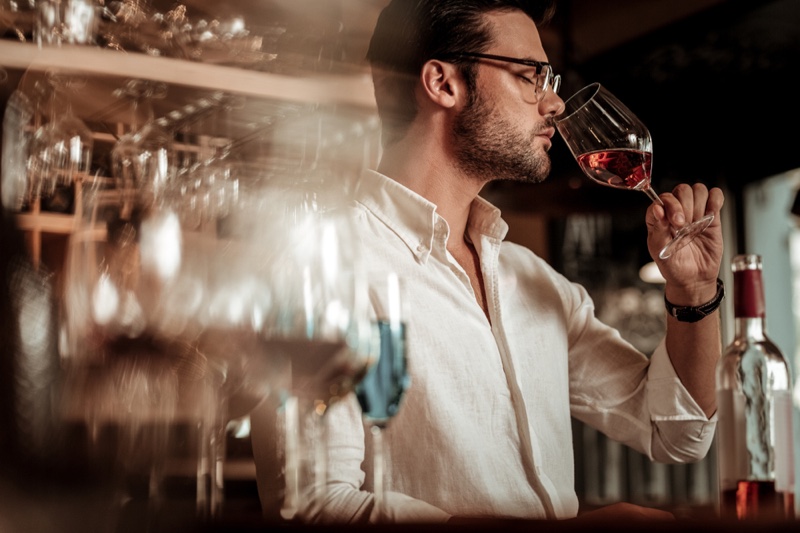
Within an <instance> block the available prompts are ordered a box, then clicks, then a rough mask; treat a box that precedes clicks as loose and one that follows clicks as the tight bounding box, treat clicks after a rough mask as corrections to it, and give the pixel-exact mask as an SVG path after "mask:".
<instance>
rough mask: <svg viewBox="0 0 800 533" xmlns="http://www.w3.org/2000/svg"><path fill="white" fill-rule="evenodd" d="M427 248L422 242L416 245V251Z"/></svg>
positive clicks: (422, 250)
mask: <svg viewBox="0 0 800 533" xmlns="http://www.w3.org/2000/svg"><path fill="white" fill-rule="evenodd" d="M427 249H428V247H427V246H425V244H424V243H419V245H417V251H418V252H424V251H425V250H427Z"/></svg>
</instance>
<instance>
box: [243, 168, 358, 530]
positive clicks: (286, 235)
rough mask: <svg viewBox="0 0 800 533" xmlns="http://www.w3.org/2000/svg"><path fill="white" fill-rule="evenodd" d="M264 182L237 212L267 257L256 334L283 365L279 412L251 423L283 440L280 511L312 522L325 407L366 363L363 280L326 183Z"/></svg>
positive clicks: (306, 177) (290, 178) (321, 488)
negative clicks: (267, 305) (267, 295)
mask: <svg viewBox="0 0 800 533" xmlns="http://www.w3.org/2000/svg"><path fill="white" fill-rule="evenodd" d="M266 181H267V182H268V183H267V184H266V185H265V186H264V188H263V192H256V191H250V192H249V194H248V199H247V201H246V204H247V205H246V206H245V207H243V208H240V209H239V210H238V211H237V214H236V217H237V222H240V223H243V224H245V225H246V226H248V227H247V228H245V229H244V231H246V232H247V234H250V235H252V238H254V239H257V240H258V241H259V242H260V243H262V246H263V247H264V249H265V250H268V251H269V252H270V254H271V255H270V257H269V258H268V259H267V260H266V261H265V262H264V265H265V268H266V269H267V275H266V278H267V279H268V280H269V284H270V289H271V290H270V292H271V294H272V299H273V305H272V308H271V311H270V313H269V315H268V316H266V317H265V320H264V328H263V335H264V338H265V339H266V342H267V343H268V345H269V347H270V355H269V357H278V358H280V359H281V360H283V361H286V363H287V365H288V366H289V371H288V379H287V381H286V383H285V385H284V386H283V387H282V388H281V390H280V397H281V402H280V405H279V406H278V410H277V411H278V413H277V415H275V416H272V415H270V414H269V413H268V414H267V415H264V416H261V415H259V416H256V417H252V418H251V425H252V428H253V432H254V435H255V434H259V435H264V436H265V440H268V439H269V435H278V436H279V438H282V439H283V441H282V444H283V447H282V449H279V450H277V453H278V454H282V458H281V462H282V469H283V479H284V490H283V497H282V502H281V509H280V511H279V512H280V516H281V517H282V518H283V519H285V520H290V521H303V522H314V521H318V520H320V519H322V518H321V515H320V511H321V504H322V503H323V502H324V499H325V490H326V485H327V479H326V475H327V445H326V436H325V430H326V420H327V419H326V416H325V414H326V412H327V411H328V408H329V407H330V406H331V405H332V404H333V403H334V402H336V401H338V400H339V399H340V398H343V397H344V396H346V395H347V394H348V393H349V392H351V391H352V390H353V387H354V385H355V383H356V382H357V381H358V380H359V379H361V377H362V376H363V375H364V372H365V370H366V367H367V364H368V362H369V354H368V352H367V343H368V339H369V320H368V305H367V291H366V287H365V284H366V279H365V277H364V276H363V274H362V273H361V262H360V250H359V246H358V240H357V238H356V233H355V230H354V228H353V227H352V222H351V220H350V218H349V216H348V215H347V211H346V210H345V209H343V208H342V205H341V204H337V200H336V199H333V198H332V196H335V195H331V194H326V191H325V187H326V186H328V187H330V186H331V185H332V183H327V184H326V183H321V180H320V178H319V175H318V174H316V175H315V174H314V173H313V172H311V171H305V172H303V173H302V175H297V174H292V173H290V172H289V171H286V173H285V174H282V175H280V176H274V177H271V178H268V179H267V180H266ZM335 186H336V187H340V186H341V184H340V183H335ZM253 202H256V204H257V205H255V206H252V203H253ZM248 206H251V207H248ZM272 424H276V425H277V426H278V427H277V428H276V427H270V426H271V425H272ZM260 477H261V475H260Z"/></svg>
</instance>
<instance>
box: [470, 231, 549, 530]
mask: <svg viewBox="0 0 800 533" xmlns="http://www.w3.org/2000/svg"><path fill="white" fill-rule="evenodd" d="M500 246H501V241H500V240H499V239H495V238H492V237H489V236H486V235H483V236H481V245H480V246H479V247H477V248H478V253H479V254H480V261H481V271H482V275H483V279H484V286H485V287H486V299H487V302H488V305H489V316H490V317H491V320H492V334H493V336H494V339H495V343H496V344H497V351H498V352H499V354H500V358H501V360H502V364H503V369H504V370H505V373H506V381H507V382H508V387H509V392H510V394H511V398H512V402H513V406H514V413H515V415H516V421H517V427H518V429H519V433H520V444H521V445H522V446H523V450H522V452H523V454H524V457H525V458H526V459H527V461H525V469H526V475H527V477H528V480H529V482H530V484H531V486H532V487H533V488H534V490H535V491H536V494H537V495H538V496H539V498H540V500H541V502H542V506H543V507H544V511H545V513H546V516H547V518H549V519H555V518H556V517H557V516H556V511H555V507H554V502H553V501H552V497H553V495H555V494H556V492H555V487H554V486H553V484H552V483H551V482H550V480H549V479H547V476H546V475H545V473H544V471H543V469H542V468H541V467H540V466H539V465H541V463H542V455H541V450H540V447H539V444H538V439H537V437H536V433H535V430H534V428H533V425H532V424H531V423H530V422H529V415H528V409H527V405H526V404H525V397H524V395H523V394H522V385H521V383H520V380H519V377H518V376H517V372H516V365H515V364H514V356H513V354H512V353H511V350H510V349H509V346H508V341H507V338H506V332H505V328H504V327H503V314H502V310H501V308H500V276H499V259H500Z"/></svg>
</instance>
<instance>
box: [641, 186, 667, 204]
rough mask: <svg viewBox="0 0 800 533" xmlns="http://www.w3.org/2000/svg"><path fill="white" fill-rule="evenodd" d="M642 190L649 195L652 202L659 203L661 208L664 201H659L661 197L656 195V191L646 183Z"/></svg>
mask: <svg viewBox="0 0 800 533" xmlns="http://www.w3.org/2000/svg"><path fill="white" fill-rule="evenodd" d="M642 191H643V192H644V193H645V194H646V195H647V196H649V197H650V199H651V200H652V201H653V203H656V204H658V205H660V206H661V207H662V208H663V207H664V202H662V201H661V198H660V197H659V196H658V193H657V192H656V191H654V190H653V188H652V187H650V186H649V185H648V186H647V187H646V188H644V189H642Z"/></svg>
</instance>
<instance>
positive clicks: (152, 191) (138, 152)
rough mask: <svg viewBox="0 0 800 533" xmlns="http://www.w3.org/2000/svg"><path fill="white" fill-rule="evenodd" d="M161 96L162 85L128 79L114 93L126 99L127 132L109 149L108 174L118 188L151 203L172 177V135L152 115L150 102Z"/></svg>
mask: <svg viewBox="0 0 800 533" xmlns="http://www.w3.org/2000/svg"><path fill="white" fill-rule="evenodd" d="M165 94H166V85H165V84H161V83H154V82H148V81H143V80H130V81H128V82H127V83H126V84H125V86H124V87H122V88H121V89H119V90H117V91H115V95H116V96H119V97H127V98H129V99H130V101H131V116H130V117H131V118H130V126H129V130H128V132H127V133H125V134H124V135H122V136H121V137H119V139H117V142H116V143H115V144H114V148H113V149H112V150H111V168H112V174H113V176H114V179H115V180H116V183H117V187H118V188H120V189H123V190H135V191H136V192H137V194H139V195H141V196H143V197H147V198H150V199H151V201H155V200H156V199H158V198H160V197H161V196H163V194H164V192H165V190H166V189H167V187H168V186H169V184H170V181H171V180H172V179H173V177H174V174H175V156H174V150H173V147H172V143H173V139H172V136H171V135H170V134H169V133H168V132H167V131H166V130H165V129H164V128H163V127H161V126H160V125H159V123H158V122H157V121H156V120H155V117H154V114H153V106H152V100H153V99H157V98H163V97H164V96H165ZM141 115H143V117H144V119H142V116H141Z"/></svg>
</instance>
